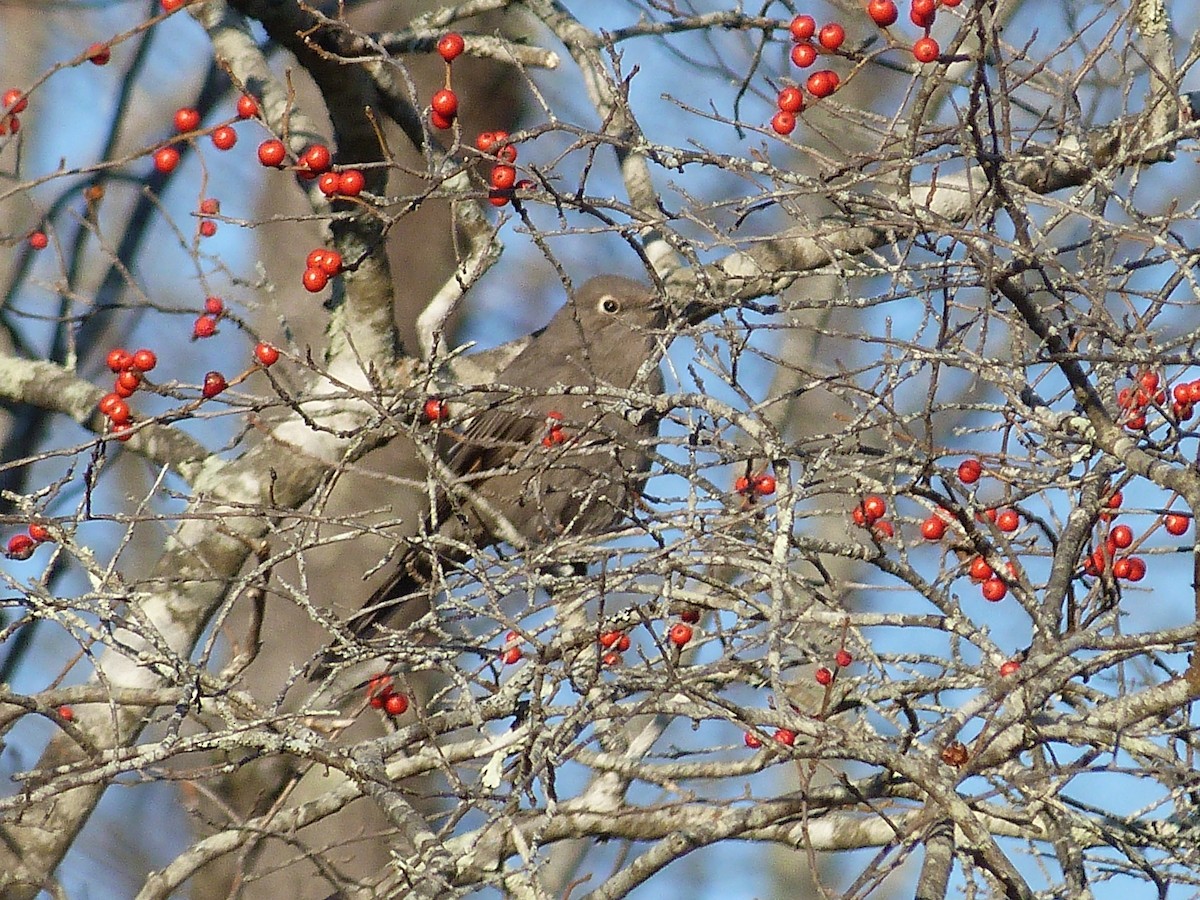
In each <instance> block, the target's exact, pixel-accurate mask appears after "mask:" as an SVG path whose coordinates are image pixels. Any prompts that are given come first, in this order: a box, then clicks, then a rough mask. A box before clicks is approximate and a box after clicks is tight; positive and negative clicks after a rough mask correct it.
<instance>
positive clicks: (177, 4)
mask: <svg viewBox="0 0 1200 900" xmlns="http://www.w3.org/2000/svg"><path fill="white" fill-rule="evenodd" d="M186 2H187V0H161V4H160V5H161V6H162V8H163V12H169V13H172V12H175V10H177V9H180V8H182V7H183V4H184V3H186Z"/></svg>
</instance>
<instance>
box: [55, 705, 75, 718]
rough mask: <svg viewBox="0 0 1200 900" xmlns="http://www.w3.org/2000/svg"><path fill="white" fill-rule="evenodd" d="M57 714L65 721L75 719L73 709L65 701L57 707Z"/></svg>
mask: <svg viewBox="0 0 1200 900" xmlns="http://www.w3.org/2000/svg"><path fill="white" fill-rule="evenodd" d="M58 714H59V715H60V716H62V718H63V719H64V720H65V721H67V722H71V721H74V719H75V710H73V709H71V707H70V706H68V705H67V704H66V703H64V704H63V705H62V706H60V707H59V708H58Z"/></svg>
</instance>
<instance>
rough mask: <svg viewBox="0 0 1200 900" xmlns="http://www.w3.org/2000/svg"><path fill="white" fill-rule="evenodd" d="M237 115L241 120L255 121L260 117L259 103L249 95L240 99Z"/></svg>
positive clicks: (243, 95) (244, 95)
mask: <svg viewBox="0 0 1200 900" xmlns="http://www.w3.org/2000/svg"><path fill="white" fill-rule="evenodd" d="M237 114H238V118H239V119H253V118H254V117H255V116H257V115H258V101H257V100H255V99H254V98H253V97H251V96H250V95H249V94H242V96H240V97H238V102H237Z"/></svg>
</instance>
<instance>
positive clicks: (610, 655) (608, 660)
mask: <svg viewBox="0 0 1200 900" xmlns="http://www.w3.org/2000/svg"><path fill="white" fill-rule="evenodd" d="M600 662H601V663H602V664H603V665H605V666H606V667H608V668H610V669H611V668H613V667H614V666H619V665H620V664H621V654H620V653H618V652H617V651H616V650H609V651H608V652H607V653H605V654H604V655H603V656H602V657H600Z"/></svg>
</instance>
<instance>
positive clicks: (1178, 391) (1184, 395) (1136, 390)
mask: <svg viewBox="0 0 1200 900" xmlns="http://www.w3.org/2000/svg"><path fill="white" fill-rule="evenodd" d="M1166 402H1167V392H1166V391H1165V390H1164V389H1163V387H1162V379H1161V378H1159V376H1158V373H1157V372H1151V371H1149V370H1147V371H1145V372H1142V373H1141V374H1139V375H1138V376H1137V378H1135V379H1134V383H1133V384H1132V385H1128V386H1126V387H1123V388H1121V389H1120V390H1119V391H1117V406H1118V407H1120V409H1121V420H1122V421H1123V422H1124V424H1125V427H1126V428H1128V429H1129V430H1130V431H1143V430H1144V429H1145V428H1146V421H1147V420H1146V414H1147V412H1148V411H1149V410H1150V409H1153V408H1158V409H1161V408H1162V406H1163V405H1164V404H1165V403H1166ZM1197 403H1200V379H1196V380H1195V381H1183V382H1180V383H1179V384H1177V385H1175V387H1173V388H1171V416H1172V417H1173V418H1174V419H1175V421H1176V422H1186V421H1187V420H1188V419H1190V418H1191V417H1192V416H1193V415H1194V414H1195V411H1196V404H1197Z"/></svg>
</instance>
